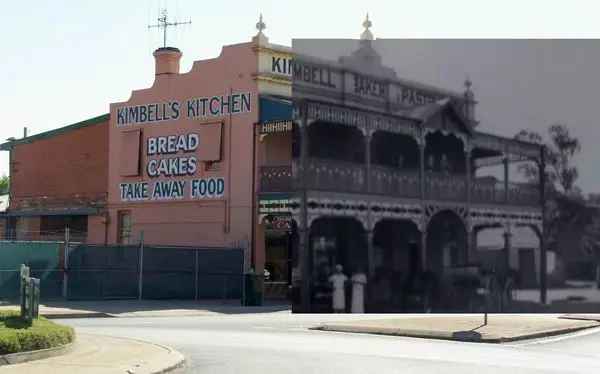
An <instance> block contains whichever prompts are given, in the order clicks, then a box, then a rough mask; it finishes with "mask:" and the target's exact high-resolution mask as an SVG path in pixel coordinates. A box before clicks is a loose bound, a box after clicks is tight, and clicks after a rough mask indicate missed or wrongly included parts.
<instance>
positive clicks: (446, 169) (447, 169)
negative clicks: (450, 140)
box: [440, 153, 450, 174]
mask: <svg viewBox="0 0 600 374" xmlns="http://www.w3.org/2000/svg"><path fill="white" fill-rule="evenodd" d="M440 167H441V169H442V173H444V174H449V173H450V164H449V163H448V156H446V154H445V153H444V154H443V155H442V159H441V161H440Z"/></svg>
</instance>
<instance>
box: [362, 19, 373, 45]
mask: <svg viewBox="0 0 600 374" xmlns="http://www.w3.org/2000/svg"><path fill="white" fill-rule="evenodd" d="M362 25H363V27H364V28H365V31H363V33H362V34H360V39H361V40H373V39H374V37H373V33H372V32H371V30H369V28H370V27H371V26H373V23H372V22H371V20H369V13H367V18H365V21H364V22H363V24H362Z"/></svg>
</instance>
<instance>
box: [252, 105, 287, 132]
mask: <svg viewBox="0 0 600 374" xmlns="http://www.w3.org/2000/svg"><path fill="white" fill-rule="evenodd" d="M259 124H260V132H261V134H272V133H279V132H289V131H292V102H291V101H290V100H284V99H277V98H272V97H261V98H260V115H259Z"/></svg>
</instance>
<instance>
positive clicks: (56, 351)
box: [0, 341, 75, 366]
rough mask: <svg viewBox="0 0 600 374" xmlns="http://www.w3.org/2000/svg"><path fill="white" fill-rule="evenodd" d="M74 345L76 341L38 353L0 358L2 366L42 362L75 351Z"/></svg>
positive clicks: (13, 354)
mask: <svg viewBox="0 0 600 374" xmlns="http://www.w3.org/2000/svg"><path fill="white" fill-rule="evenodd" d="M74 343H75V341H73V342H71V343H67V344H64V345H61V346H58V347H53V348H46V349H40V350H37V351H28V352H18V353H9V354H6V355H3V356H0V366H3V365H14V364H21V363H24V362H29V361H35V360H41V359H43V358H50V357H55V356H60V355H64V354H67V353H69V352H70V351H71V350H72V349H73V344H74Z"/></svg>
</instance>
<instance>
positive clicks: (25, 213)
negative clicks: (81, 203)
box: [3, 207, 100, 217]
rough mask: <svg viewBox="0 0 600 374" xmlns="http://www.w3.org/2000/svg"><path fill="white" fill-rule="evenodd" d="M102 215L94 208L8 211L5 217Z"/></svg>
mask: <svg viewBox="0 0 600 374" xmlns="http://www.w3.org/2000/svg"><path fill="white" fill-rule="evenodd" d="M97 214H100V209H98V208H92V207H73V208H47V209H28V210H8V211H6V212H4V214H3V215H4V216H8V217H32V216H93V215H97Z"/></svg>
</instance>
